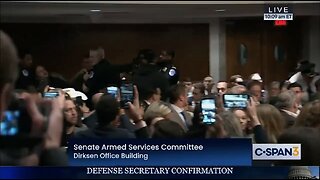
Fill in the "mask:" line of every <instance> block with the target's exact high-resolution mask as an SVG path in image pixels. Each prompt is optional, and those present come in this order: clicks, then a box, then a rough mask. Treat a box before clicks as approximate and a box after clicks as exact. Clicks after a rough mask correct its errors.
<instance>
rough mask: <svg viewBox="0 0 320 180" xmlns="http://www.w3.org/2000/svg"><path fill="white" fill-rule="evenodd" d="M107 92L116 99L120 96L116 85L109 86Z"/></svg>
mask: <svg viewBox="0 0 320 180" xmlns="http://www.w3.org/2000/svg"><path fill="white" fill-rule="evenodd" d="M107 93H108V94H110V95H111V96H112V97H114V98H115V99H116V98H117V97H118V88H117V87H115V86H110V87H107Z"/></svg>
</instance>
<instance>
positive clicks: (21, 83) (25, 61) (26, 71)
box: [15, 52, 36, 90]
mask: <svg viewBox="0 0 320 180" xmlns="http://www.w3.org/2000/svg"><path fill="white" fill-rule="evenodd" d="M35 84H36V78H35V68H34V67H33V58H32V55H31V54H30V53H29V52H25V53H24V54H23V57H22V59H21V60H20V63H19V75H18V79H17V81H16V85H15V86H16V88H17V89H24V90H35V89H36V88H35Z"/></svg>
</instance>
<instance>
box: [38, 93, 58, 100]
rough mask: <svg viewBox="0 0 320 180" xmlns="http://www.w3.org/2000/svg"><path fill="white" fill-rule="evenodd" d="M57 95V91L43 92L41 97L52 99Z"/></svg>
mask: <svg viewBox="0 0 320 180" xmlns="http://www.w3.org/2000/svg"><path fill="white" fill-rule="evenodd" d="M58 96H59V92H45V93H43V95H42V97H43V98H46V99H53V98H56V97H58Z"/></svg>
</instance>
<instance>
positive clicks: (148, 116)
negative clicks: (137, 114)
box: [144, 102, 171, 124]
mask: <svg viewBox="0 0 320 180" xmlns="http://www.w3.org/2000/svg"><path fill="white" fill-rule="evenodd" d="M169 113H171V109H170V108H169V107H168V106H166V105H165V104H163V103H161V102H153V103H151V104H150V106H149V107H148V108H147V110H146V112H145V113H144V120H145V121H146V122H147V124H150V123H151V121H152V120H153V119H154V118H157V117H165V116H166V115H168V114H169Z"/></svg>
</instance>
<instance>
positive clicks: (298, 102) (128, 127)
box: [0, 31, 320, 166]
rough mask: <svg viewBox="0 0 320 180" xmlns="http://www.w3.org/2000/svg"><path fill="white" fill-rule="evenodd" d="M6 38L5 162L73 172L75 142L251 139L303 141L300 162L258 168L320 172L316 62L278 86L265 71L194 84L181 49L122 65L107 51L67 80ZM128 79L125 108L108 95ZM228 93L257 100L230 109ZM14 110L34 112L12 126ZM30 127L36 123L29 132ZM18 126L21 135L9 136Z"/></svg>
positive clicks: (0, 96)
mask: <svg viewBox="0 0 320 180" xmlns="http://www.w3.org/2000/svg"><path fill="white" fill-rule="evenodd" d="M0 37H1V39H0V41H1V66H0V102H1V104H0V117H1V121H0V124H1V126H2V127H1V131H2V132H1V136H0V144H1V149H0V157H1V159H0V165H67V164H68V162H67V158H66V147H67V146H68V142H69V141H70V139H71V138H103V139H110V138H168V139H172V138H249V139H251V140H252V143H300V144H301V147H302V152H301V156H302V157H301V160H298V161H297V160H296V161H272V162H271V161H270V162H261V161H260V162H256V163H254V165H259V164H263V165H268V166H272V165H320V154H319V149H320V76H319V74H317V73H316V72H314V68H315V65H314V64H312V63H310V62H308V61H301V62H299V64H298V67H297V69H296V74H294V75H293V76H292V77H291V78H288V79H287V80H281V81H274V82H272V83H270V84H265V82H264V81H263V79H262V77H261V76H260V75H259V74H258V73H253V74H252V75H251V76H249V77H247V78H245V77H243V76H241V75H233V76H231V77H230V79H229V80H215V79H214V77H211V76H207V77H204V78H203V80H200V81H191V79H190V78H185V79H181V78H180V77H179V71H178V70H177V68H176V67H175V66H173V59H174V56H175V53H174V51H170V50H164V51H162V52H161V53H160V55H159V56H157V55H156V53H155V52H154V51H153V50H151V49H143V50H141V51H139V53H138V55H137V57H136V58H134V59H133V61H132V63H130V64H126V65H114V64H111V63H110V62H109V61H108V60H107V59H106V56H105V52H104V50H103V48H101V47H99V48H96V49H91V50H90V51H89V53H88V54H87V55H85V56H84V57H83V61H82V66H83V69H81V70H80V71H79V72H78V73H77V74H76V75H75V76H74V78H72V79H71V80H70V81H68V80H66V79H65V78H63V76H61V75H59V74H57V73H49V72H48V71H47V70H46V68H45V67H43V66H41V65H37V66H35V65H34V64H33V60H32V54H30V53H28V52H25V53H23V56H22V57H18V52H17V49H16V48H15V45H14V43H13V42H12V41H11V39H10V37H9V36H8V35H7V34H5V33H4V32H2V31H0ZM215 81H216V82H215ZM124 82H130V83H132V84H134V86H133V96H134V98H133V100H132V101H131V102H128V103H127V106H126V107H123V106H121V103H120V101H121V91H120V90H119V91H118V92H117V95H116V96H113V95H111V94H110V93H108V92H107V91H106V88H107V87H109V86H115V87H120V86H121V84H122V83H124ZM50 92H55V93H57V96H55V97H50V98H48V97H47V98H46V96H44V94H46V93H50ZM225 94H236V95H237V94H247V95H249V96H248V97H249V98H248V100H247V102H246V106H245V108H226V107H225V104H224V99H223V97H224V95H225ZM208 98H211V99H213V100H214V102H215V103H214V110H213V111H214V113H213V115H210V117H211V116H212V117H211V118H214V122H212V123H211V124H207V123H204V121H203V119H204V114H203V111H202V107H201V102H202V100H203V99H208ZM16 104H18V106H17V105H16ZM15 111H19V112H24V111H25V113H24V114H23V113H21V116H19V115H17V116H16V122H15V123H16V124H15V123H13V124H11V125H7V124H6V123H8V121H9V119H14V118H9V117H11V116H12V114H9V113H10V112H15ZM22 120H23V121H25V122H29V125H28V124H27V123H24V124H23V126H24V127H22V126H21V125H20V124H19V123H20V121H22ZM12 122H14V120H13V121H12ZM12 122H11V123H12ZM8 124H9V123H8ZM15 125H16V126H17V127H18V128H17V131H18V132H16V131H10V130H11V129H12V128H14V126H15ZM5 126H6V127H5ZM26 127H27V128H26ZM10 128H11V129H10ZM5 132H6V133H7V134H6V133H5ZM10 133H12V134H13V135H14V136H9V135H10ZM8 134H9V135H8ZM12 134H11V135H12Z"/></svg>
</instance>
